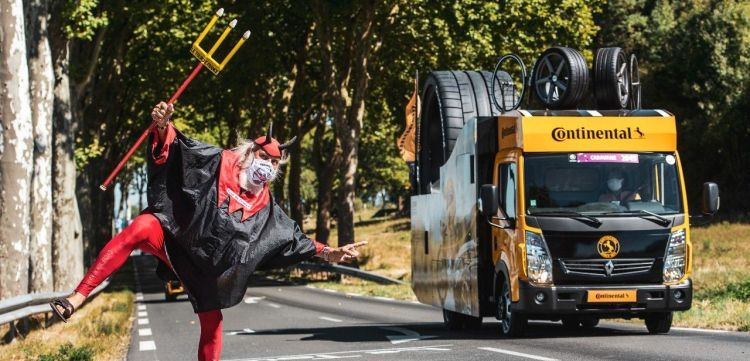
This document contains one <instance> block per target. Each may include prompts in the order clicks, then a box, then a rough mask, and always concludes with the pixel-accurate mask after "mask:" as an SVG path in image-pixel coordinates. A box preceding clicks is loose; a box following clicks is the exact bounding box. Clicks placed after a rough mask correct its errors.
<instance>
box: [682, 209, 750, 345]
mask: <svg viewBox="0 0 750 361" xmlns="http://www.w3.org/2000/svg"><path fill="white" fill-rule="evenodd" d="M691 231H692V232H691V233H692V234H691V241H692V244H693V247H694V248H693V256H694V258H695V259H694V263H693V274H692V279H693V289H694V291H695V293H694V295H693V307H692V308H691V309H690V310H689V311H686V312H678V313H675V321H674V323H675V325H678V326H685V327H700V328H715V329H724V330H736V331H750V257H749V256H748V255H750V224H738V223H727V222H723V223H720V224H714V225H711V226H708V227H702V228H692V229H691Z"/></svg>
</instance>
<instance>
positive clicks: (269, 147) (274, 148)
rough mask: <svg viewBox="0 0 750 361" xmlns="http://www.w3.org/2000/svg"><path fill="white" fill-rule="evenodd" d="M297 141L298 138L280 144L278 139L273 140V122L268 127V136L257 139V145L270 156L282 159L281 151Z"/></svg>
mask: <svg viewBox="0 0 750 361" xmlns="http://www.w3.org/2000/svg"><path fill="white" fill-rule="evenodd" d="M296 140H297V137H296V136H295V137H294V138H292V139H291V140H290V141H288V142H286V143H284V144H279V142H278V141H277V140H276V139H273V122H271V123H270V124H269V125H268V131H267V132H266V135H265V136H263V137H258V138H256V139H255V145H257V146H259V147H261V148H262V149H263V150H264V151H266V153H268V155H270V156H272V157H277V158H280V157H281V151H282V150H284V149H287V148H289V147H291V146H292V144H294V142H295V141H296Z"/></svg>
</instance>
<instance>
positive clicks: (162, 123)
mask: <svg viewBox="0 0 750 361" xmlns="http://www.w3.org/2000/svg"><path fill="white" fill-rule="evenodd" d="M172 113H174V106H173V105H172V104H167V103H165V102H159V104H156V106H155V107H154V110H152V111H151V119H153V121H154V124H155V125H156V134H157V135H158V137H159V143H163V142H164V140H165V139H166V136H167V127H168V125H169V120H170V119H172Z"/></svg>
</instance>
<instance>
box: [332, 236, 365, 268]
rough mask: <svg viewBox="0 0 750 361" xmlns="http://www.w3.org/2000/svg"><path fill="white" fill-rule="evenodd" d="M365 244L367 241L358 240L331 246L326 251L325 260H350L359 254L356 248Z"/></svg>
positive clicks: (346, 261)
mask: <svg viewBox="0 0 750 361" xmlns="http://www.w3.org/2000/svg"><path fill="white" fill-rule="evenodd" d="M366 244H367V241H360V242H355V243H351V244H347V245H346V246H342V247H336V248H331V250H330V251H329V253H328V257H327V261H328V262H345V263H348V262H351V261H353V260H355V259H356V258H357V257H358V256H359V251H357V248H359V247H362V246H364V245H366Z"/></svg>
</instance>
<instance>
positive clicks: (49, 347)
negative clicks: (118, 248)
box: [0, 262, 134, 361]
mask: <svg viewBox="0 0 750 361" xmlns="http://www.w3.org/2000/svg"><path fill="white" fill-rule="evenodd" d="M126 265H127V266H126V267H128V268H129V267H130V263H129V262H128V263H127V264H126ZM124 268H125V267H124ZM123 278H125V279H123ZM128 279H129V280H132V274H131V273H130V272H127V271H126V272H122V271H121V272H118V274H117V276H116V277H115V278H114V279H113V280H112V284H111V285H110V286H109V288H108V289H107V290H105V291H103V292H102V293H100V294H99V295H98V296H96V297H95V298H94V299H92V300H91V301H89V302H88V303H87V304H86V305H85V306H84V307H82V308H80V309H79V310H78V311H76V312H75V314H74V315H73V317H71V319H70V320H68V322H67V323H63V322H57V323H55V324H53V325H51V326H49V327H47V328H44V327H43V325H44V317H43V316H41V315H38V316H35V317H32V318H31V319H30V320H29V326H30V332H29V333H28V334H26V335H25V336H18V337H17V338H16V340H15V341H13V342H12V343H9V344H6V345H0V355H2V357H0V358H1V359H2V360H12V361H21V360H29V361H31V360H34V361H98V360H102V361H105V360H122V359H124V355H125V354H126V352H127V348H128V344H129V343H130V328H131V325H132V318H131V317H132V314H133V299H134V296H133V292H132V291H130V290H129V289H127V288H125V286H124V284H125V283H124V281H127V280H128ZM52 317H56V316H52ZM1 330H2V333H3V334H5V332H7V330H8V326H5V325H4V326H3V327H2V329H1Z"/></svg>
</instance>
